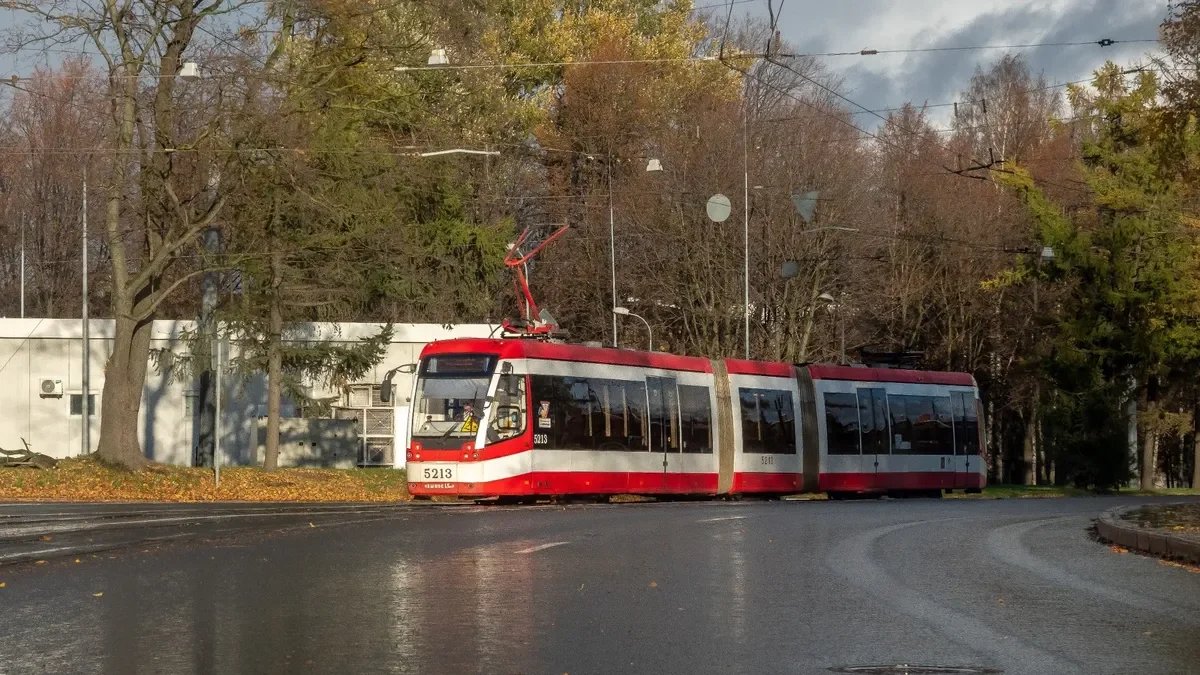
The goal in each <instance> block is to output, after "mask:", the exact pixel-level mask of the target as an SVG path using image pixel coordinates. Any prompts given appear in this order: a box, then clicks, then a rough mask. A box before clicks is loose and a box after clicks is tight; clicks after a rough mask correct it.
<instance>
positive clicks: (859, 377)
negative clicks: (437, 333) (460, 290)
mask: <svg viewBox="0 0 1200 675" xmlns="http://www.w3.org/2000/svg"><path fill="white" fill-rule="evenodd" d="M464 353H466V354H495V355H497V356H499V357H500V358H502V359H546V360H550V361H577V362H581V363H598V364H612V365H618V366H636V367H643V368H661V369H663V370H682V371H692V372H700V373H711V372H712V361H710V360H709V359H706V358H702V357H698V356H678V355H675V354H666V353H660V352H642V351H634V350H629V349H612V348H610V347H589V346H586V345H578V344H568V343H564V342H547V341H545V340H531V339H497V338H454V339H450V340H438V341H436V342H430V343H429V344H428V345H426V346H425V349H424V350H423V351H422V356H428V355H434V354H464ZM725 364H726V367H727V368H728V370H729V373H730V374H732V375H765V376H770V377H794V376H795V372H796V366H793V365H791V364H788V363H780V362H775V361H748V360H745V359H726V360H725ZM802 367H803V368H807V369H808V373H809V376H810V377H812V379H814V380H847V381H855V382H901V383H914V384H942V385H954V386H964V387H974V386H975V378H973V377H972V376H971V374H970V373H953V372H942V371H935V370H900V369H895V368H865V367H860V366H840V365H831V364H812V365H808V366H802Z"/></svg>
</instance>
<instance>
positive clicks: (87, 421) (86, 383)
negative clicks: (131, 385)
mask: <svg viewBox="0 0 1200 675" xmlns="http://www.w3.org/2000/svg"><path fill="white" fill-rule="evenodd" d="M82 220H83V237H82V240H81V246H82V251H81V252H80V258H81V259H82V263H83V300H82V302H81V303H80V305H81V306H82V309H83V344H82V345H81V346H82V348H83V378H82V379H83V396H82V398H83V405H82V406H81V411H82V412H83V453H82V454H85V455H86V454H88V453H89V452H91V451H92V407H91V405H89V403H90V401H89V400H88V397H89V396H91V374H92V360H91V335H90V331H89V330H88V329H89V326H88V323H89V319H88V231H87V228H88V225H87V165H86V164H85V165H84V167H83V219H82ZM21 280H22V282H24V280H25V275H24V274H22V275H21Z"/></svg>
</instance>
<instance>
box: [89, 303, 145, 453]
mask: <svg viewBox="0 0 1200 675" xmlns="http://www.w3.org/2000/svg"><path fill="white" fill-rule="evenodd" d="M118 302H119V301H114V303H113V304H114V307H113V309H114V312H113V313H114V314H115V315H116V317H117V319H116V332H115V334H114V335H113V351H112V356H110V357H109V358H108V363H107V364H106V365H105V367H104V388H103V390H102V392H101V394H100V420H101V425H100V442H99V443H98V445H97V448H96V454H97V455H99V456H100V458H101V459H103V460H105V461H107V462H111V463H113V464H119V465H121V466H125V467H128V468H130V469H137V468H140V467H142V466H143V465H145V464H146V458H145V457H144V456H143V455H142V446H141V443H140V442H139V440H138V411H139V410H140V409H141V406H142V391H143V389H144V388H145V386H146V364H147V362H148V361H149V359H150V329H151V327H152V325H153V321H152V320H151V319H146V320H144V321H134V320H133V319H131V318H129V314H130V313H131V312H130V308H128V307H121V306H120V305H119V304H118ZM122 310H124V311H122Z"/></svg>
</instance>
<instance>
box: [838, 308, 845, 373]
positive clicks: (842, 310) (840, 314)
mask: <svg viewBox="0 0 1200 675" xmlns="http://www.w3.org/2000/svg"><path fill="white" fill-rule="evenodd" d="M842 302H843V303H845V299H844V298H843V299H842ZM838 324H839V326H840V328H841V333H842V356H841V361H839V362H838V363H840V364H842V365H843V366H844V365H846V308H845V307H844V306H843V307H838Z"/></svg>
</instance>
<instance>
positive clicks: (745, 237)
mask: <svg viewBox="0 0 1200 675" xmlns="http://www.w3.org/2000/svg"><path fill="white" fill-rule="evenodd" d="M743 96H744V95H743ZM745 98H746V101H745V105H744V106H743V112H742V242H743V245H742V277H743V278H742V309H743V311H744V312H745V317H743V318H744V319H745V323H746V325H745V336H744V338H745V341H744V347H745V354H746V355H745V358H747V359H749V358H750V131H749V127H750V99H749V97H748V96H746V97H745Z"/></svg>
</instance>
